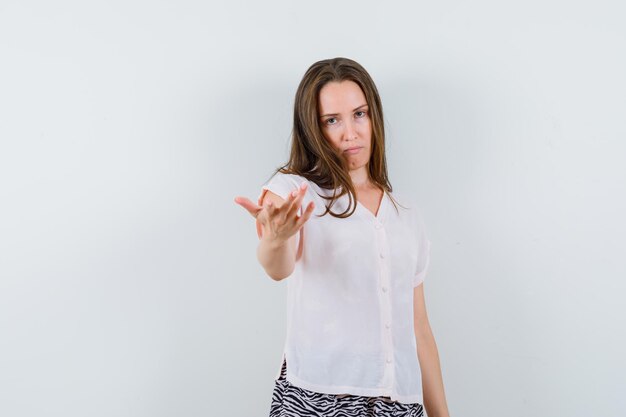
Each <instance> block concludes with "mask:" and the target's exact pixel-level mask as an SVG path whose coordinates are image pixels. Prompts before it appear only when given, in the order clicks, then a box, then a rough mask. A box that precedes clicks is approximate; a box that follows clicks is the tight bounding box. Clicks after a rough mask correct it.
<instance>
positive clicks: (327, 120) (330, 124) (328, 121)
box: [326, 117, 335, 125]
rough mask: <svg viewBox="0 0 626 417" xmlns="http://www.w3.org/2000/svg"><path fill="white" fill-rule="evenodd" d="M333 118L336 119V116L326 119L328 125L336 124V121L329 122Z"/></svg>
mask: <svg viewBox="0 0 626 417" xmlns="http://www.w3.org/2000/svg"><path fill="white" fill-rule="evenodd" d="M331 120H335V118H334V117H331V118H329V119H326V124H327V125H334V124H335V123H329V122H330V121H331Z"/></svg>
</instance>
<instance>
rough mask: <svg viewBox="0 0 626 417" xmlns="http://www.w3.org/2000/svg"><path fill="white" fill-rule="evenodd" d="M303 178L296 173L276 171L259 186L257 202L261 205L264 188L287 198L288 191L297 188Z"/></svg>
mask: <svg viewBox="0 0 626 417" xmlns="http://www.w3.org/2000/svg"><path fill="white" fill-rule="evenodd" d="M303 180H305V179H304V178H302V177H300V176H298V175H293V174H283V173H282V172H277V173H276V174H274V176H272V178H270V179H269V180H268V181H267V182H266V183H265V184H263V186H262V187H261V193H260V194H259V198H258V201H257V204H259V205H261V202H262V201H263V196H264V195H265V191H266V190H270V191H271V192H273V193H274V194H277V195H279V196H281V197H282V198H284V199H287V196H288V195H289V193H290V192H292V191H293V190H297V189H298V187H300V184H301V183H302V181H303Z"/></svg>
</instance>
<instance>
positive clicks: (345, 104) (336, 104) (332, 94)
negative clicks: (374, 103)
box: [319, 80, 367, 114]
mask: <svg viewBox="0 0 626 417" xmlns="http://www.w3.org/2000/svg"><path fill="white" fill-rule="evenodd" d="M366 103H367V101H366V100H365V94H363V91H362V90H361V87H359V85H358V84H357V83H355V82H354V81H349V80H345V81H341V82H337V81H331V82H329V83H327V84H326V85H324V87H322V89H321V90H320V95H319V110H320V114H324V113H340V112H343V111H347V112H351V111H352V110H353V109H354V108H356V107H358V106H360V105H362V104H366Z"/></svg>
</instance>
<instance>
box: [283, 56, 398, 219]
mask: <svg viewBox="0 0 626 417" xmlns="http://www.w3.org/2000/svg"><path fill="white" fill-rule="evenodd" d="M345 80H350V81H353V82H355V83H356V84H358V85H359V87H360V88H361V90H362V91H363V94H364V95H365V99H366V100H367V104H368V106H369V114H370V118H371V124H372V144H371V156H370V160H369V164H368V166H369V177H370V180H371V181H372V182H373V183H374V184H375V185H377V186H378V187H379V188H381V189H382V190H383V192H387V193H388V195H389V197H391V195H390V194H389V193H390V192H391V191H392V186H391V184H390V182H389V178H388V176H387V162H386V156H385V127H384V122H383V107H382V103H381V100H380V96H379V94H378V90H377V88H376V85H375V84H374V81H373V80H372V78H371V77H370V75H369V74H368V73H367V71H366V70H365V68H363V67H362V66H361V65H360V64H359V63H358V62H356V61H353V60H351V59H348V58H343V57H338V58H332V59H324V60H322V61H318V62H316V63H314V64H313V65H311V66H310V67H309V69H307V71H306V72H305V74H304V76H303V77H302V80H301V81H300V85H299V86H298V89H297V91H296V96H295V103H294V113H293V129H292V132H291V135H292V141H291V154H290V156H289V161H288V162H287V163H286V164H284V165H282V166H281V167H279V168H278V169H277V170H276V172H281V173H284V174H296V175H300V176H302V177H305V178H306V179H308V180H309V181H313V182H314V183H316V184H317V185H318V186H319V187H320V188H325V189H331V190H333V195H332V196H330V197H326V196H320V197H322V198H324V199H326V200H330V204H329V205H328V206H326V211H325V212H324V213H323V214H322V216H323V215H325V214H327V213H330V214H331V215H332V216H334V217H340V218H345V217H348V216H350V215H352V213H354V210H356V192H355V189H354V186H353V184H352V180H351V178H350V175H349V173H348V165H347V163H346V161H345V160H344V158H343V157H342V155H341V154H340V152H339V151H337V150H335V148H334V147H333V146H332V145H331V144H330V143H329V142H328V141H327V140H326V138H325V137H324V135H323V133H322V126H321V122H320V119H319V93H320V90H321V89H322V87H324V85H326V84H327V83H329V82H332V81H337V82H341V81H345ZM276 172H275V173H276ZM275 173H274V174H275ZM337 188H341V192H340V193H339V194H337V192H336V190H337ZM346 193H347V194H349V201H350V203H349V205H348V207H347V208H346V210H345V211H344V212H343V213H339V214H337V213H334V212H332V211H331V210H330V208H331V207H332V205H333V204H334V203H335V201H336V200H337V199H338V198H339V197H341V196H343V195H345V194H346ZM391 200H392V201H393V202H394V205H395V204H396V202H395V201H394V199H393V198H391ZM398 204H399V203H398ZM396 210H397V207H396Z"/></svg>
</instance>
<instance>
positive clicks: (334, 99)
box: [319, 80, 372, 170]
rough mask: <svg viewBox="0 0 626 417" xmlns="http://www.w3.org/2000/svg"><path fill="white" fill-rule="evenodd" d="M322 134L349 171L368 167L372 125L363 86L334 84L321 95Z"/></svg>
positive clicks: (350, 83) (329, 85)
mask: <svg viewBox="0 0 626 417" xmlns="http://www.w3.org/2000/svg"><path fill="white" fill-rule="evenodd" d="M319 112H320V114H319V116H320V120H321V124H322V133H323V134H324V137H326V139H327V140H328V141H329V142H330V143H331V145H332V146H333V147H334V148H335V149H337V150H338V151H340V152H341V154H342V155H343V156H344V158H345V159H346V160H347V161H348V166H349V169H350V170H355V169H358V168H361V167H367V164H368V163H369V160H370V153H371V143H372V125H371V121H370V114H369V107H368V105H367V100H366V99H365V94H363V91H362V90H361V87H359V85H358V84H357V83H355V82H354V81H348V80H346V81H342V82H336V81H332V82H329V83H327V84H326V85H324V87H322V89H321V90H320V95H319Z"/></svg>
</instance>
